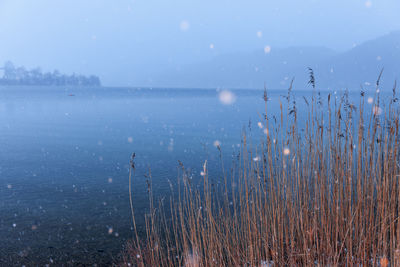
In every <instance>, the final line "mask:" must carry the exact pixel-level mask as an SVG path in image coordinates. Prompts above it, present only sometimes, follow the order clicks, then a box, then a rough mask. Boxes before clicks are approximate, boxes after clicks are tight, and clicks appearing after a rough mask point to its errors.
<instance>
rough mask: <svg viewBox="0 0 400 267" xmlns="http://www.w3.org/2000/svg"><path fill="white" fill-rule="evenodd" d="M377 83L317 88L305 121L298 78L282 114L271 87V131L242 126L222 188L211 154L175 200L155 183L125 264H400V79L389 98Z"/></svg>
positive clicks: (266, 122)
mask: <svg viewBox="0 0 400 267" xmlns="http://www.w3.org/2000/svg"><path fill="white" fill-rule="evenodd" d="M377 89H378V90H377V93H376V95H375V97H374V102H373V103H372V105H371V104H369V103H365V101H366V99H365V96H364V93H361V96H360V101H359V103H358V104H357V107H356V105H355V104H353V103H349V99H348V96H347V94H345V95H344V96H343V97H341V98H340V99H339V100H337V99H336V98H335V99H334V98H333V97H331V95H329V96H328V99H324V100H325V101H326V102H325V103H323V99H322V97H321V95H320V94H313V97H312V99H308V100H307V99H305V101H306V103H307V104H306V105H307V106H308V114H307V115H306V117H307V119H306V120H305V121H304V123H302V124H301V125H304V128H303V129H300V127H299V123H298V110H297V108H296V102H295V101H294V98H293V96H292V94H291V88H290V89H289V92H288V96H287V104H285V105H287V107H288V109H287V110H286V109H285V108H284V107H283V106H284V105H283V104H282V103H281V109H280V119H278V120H277V121H276V122H273V121H272V119H271V118H270V115H269V113H268V101H267V95H266V92H265V116H263V127H264V129H265V132H268V134H266V135H265V138H264V139H263V140H262V141H261V143H260V144H259V145H258V146H253V145H252V144H251V143H250V141H248V138H247V137H246V135H243V141H242V146H241V151H240V154H239V155H238V159H237V161H235V162H234V163H233V167H232V169H231V170H230V171H229V172H228V173H227V172H226V170H225V169H223V175H222V176H223V177H221V184H223V186H222V188H221V187H216V186H214V184H213V180H212V179H210V178H209V176H208V169H207V161H206V162H205V163H204V166H203V172H204V176H203V178H202V179H203V180H202V182H203V184H202V186H201V187H200V188H201V189H199V187H196V186H193V185H192V182H191V180H190V179H189V178H188V175H187V172H186V170H185V167H184V166H183V164H181V175H180V179H179V183H178V185H177V186H176V187H175V190H176V192H175V193H173V194H172V196H171V198H170V201H168V202H166V203H168V204H166V205H165V203H164V202H162V201H159V202H158V203H156V204H154V198H153V196H152V193H151V186H149V192H150V212H149V214H147V215H146V217H145V222H146V232H145V233H143V235H141V234H139V236H138V234H137V232H136V230H135V235H136V236H135V238H134V239H133V240H132V241H131V242H130V244H129V248H128V250H127V252H126V253H125V255H124V263H123V265H125V266H126V265H129V266H270V265H271V266H272V265H273V266H283V265H289V266H296V265H297V266H311V265H312V266H316V265H321V266H327V265H328V266H337V265H347V266H350V265H362V266H370V265H378V266H379V265H380V266H388V265H391V266H400V222H399V215H400V205H399V204H400V184H399V175H400V172H399V169H400V167H399V156H400V155H399V141H400V140H399V137H400V135H399V106H398V102H397V99H396V95H395V88H394V89H393V97H392V99H391V100H389V103H387V104H388V105H387V106H383V105H382V103H381V102H382V101H381V100H380V96H379V80H378V82H377ZM372 107H375V108H374V111H375V112H370V109H372ZM381 111H382V113H381ZM221 157H222V154H221ZM221 159H222V158H221ZM221 162H222V161H221ZM165 206H167V207H165ZM135 229H136V228H135Z"/></svg>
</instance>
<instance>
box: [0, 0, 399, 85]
mask: <svg viewBox="0 0 400 267" xmlns="http://www.w3.org/2000/svg"><path fill="white" fill-rule="evenodd" d="M399 10H400V1H398V0H303V1H302V0H168V1H166V0H164V1H162V0H118V1H109V0H108V1H106V0H84V1H82V0H35V1H32V0H0V64H2V62H5V61H6V60H11V61H13V62H14V64H15V65H18V66H19V65H24V66H26V67H28V68H33V67H36V66H40V67H41V68H42V69H43V70H44V71H50V70H54V69H58V70H59V71H61V72H62V73H66V74H70V73H73V72H76V73H80V74H86V75H88V74H96V75H99V76H100V78H101V80H102V82H103V84H104V85H106V86H146V81H151V79H152V77H153V76H155V75H158V74H159V73H163V72H164V71H167V70H170V69H179V68H184V67H185V66H186V65H188V64H193V63H196V62H201V61H204V60H209V59H211V58H212V57H214V56H216V55H220V54H227V53H235V52H240V51H253V50H257V49H264V48H265V47H266V46H267V47H271V49H273V48H274V47H280V48H282V47H291V46H325V47H329V48H332V49H335V50H337V51H345V50H347V49H350V48H352V47H353V46H354V45H356V44H360V43H362V42H364V41H366V40H369V39H373V38H376V37H379V36H381V35H384V34H387V33H389V32H391V31H395V30H400V19H398V11H399Z"/></svg>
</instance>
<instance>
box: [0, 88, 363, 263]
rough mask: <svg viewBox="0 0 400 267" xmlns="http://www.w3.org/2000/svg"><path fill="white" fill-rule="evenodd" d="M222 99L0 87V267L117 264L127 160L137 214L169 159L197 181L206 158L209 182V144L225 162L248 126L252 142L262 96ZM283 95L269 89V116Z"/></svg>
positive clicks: (191, 92)
mask: <svg viewBox="0 0 400 267" xmlns="http://www.w3.org/2000/svg"><path fill="white" fill-rule="evenodd" d="M231 92H232V95H230V96H229V97H231V98H232V99H228V100H229V101H228V102H229V103H223V102H224V99H222V101H221V97H220V96H221V94H220V91H218V90H206V89H204V90H200V89H140V88H103V87H102V88H63V87H58V88H57V87H56V88H51V87H50V88H49V87H43V88H39V87H37V88H36V87H35V88H29V87H21V88H19V87H3V88H0V240H2V241H1V242H0V265H2V266H3V265H11V264H13V265H24V264H26V265H30V264H31V263H32V262H33V263H37V264H40V265H44V264H55V265H60V264H61V263H64V264H76V265H78V264H94V263H97V264H98V265H107V264H110V263H112V262H115V261H118V256H119V253H120V252H121V251H122V250H123V246H124V244H125V243H126V241H127V240H128V239H129V238H131V237H132V234H133V233H132V229H131V227H132V226H131V217H130V208H129V194H128V170H129V160H130V156H131V154H132V152H135V153H136V176H135V181H134V206H135V209H136V210H137V211H138V214H139V216H140V214H143V212H144V211H145V210H146V208H147V203H148V202H147V194H146V183H145V179H146V178H145V177H144V175H145V174H146V173H148V171H149V169H151V173H152V177H153V189H154V191H155V194H156V196H163V195H167V194H168V193H169V190H170V189H169V186H168V184H169V183H168V180H170V181H175V180H176V179H177V169H178V166H179V165H178V160H180V161H182V162H183V163H184V165H185V166H186V167H187V168H190V169H191V173H193V175H194V176H195V177H197V176H200V171H201V168H202V164H203V162H204V160H206V159H207V160H208V161H209V162H210V164H209V168H210V169H209V172H210V176H218V174H219V173H220V164H219V156H218V155H219V153H218V151H217V149H216V147H215V146H214V145H215V142H216V141H218V142H219V143H220V144H221V147H222V152H223V154H224V157H225V158H226V160H227V162H229V157H230V156H231V155H232V153H233V152H235V151H237V150H238V149H239V148H238V146H239V144H240V141H241V132H242V131H243V129H244V128H245V129H246V128H247V129H248V128H249V122H250V124H251V127H250V128H252V131H253V132H254V138H255V139H257V138H259V137H262V131H260V129H258V127H257V122H258V121H260V120H261V118H262V116H263V115H262V114H263V112H264V100H263V90H234V91H231ZM286 94H287V92H286V91H269V97H270V99H271V100H270V102H269V110H270V112H272V113H276V114H279V100H281V101H285V100H284V98H283V97H282V95H286ZM295 94H296V95H299V97H297V102H298V103H299V106H305V105H304V101H303V100H302V97H300V96H302V95H310V93H309V92H305V91H304V92H303V91H295ZM358 95H359V93H358V92H356V93H354V94H352V95H351V98H352V99H357V101H355V103H358ZM323 96H324V97H325V96H326V93H324V94H323ZM230 100H232V101H230ZM233 100H235V101H234V103H231V102H233ZM300 110H301V109H300Z"/></svg>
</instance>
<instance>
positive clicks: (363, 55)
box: [153, 31, 400, 89]
mask: <svg viewBox="0 0 400 267" xmlns="http://www.w3.org/2000/svg"><path fill="white" fill-rule="evenodd" d="M267 52H268V51H267ZM308 67H311V68H313V69H314V71H315V75H316V82H317V86H319V87H320V88H322V89H325V88H337V89H339V88H345V87H348V88H357V89H358V88H359V86H360V85H361V84H363V85H364V86H367V87H368V84H373V83H374V82H375V80H376V78H377V76H378V74H379V72H380V70H381V69H382V68H383V67H384V68H385V71H384V75H383V84H384V85H385V84H386V85H388V84H390V85H392V84H393V82H394V80H395V79H396V78H400V31H398V32H392V33H390V34H388V35H385V36H383V37H380V38H377V39H375V40H371V41H368V42H365V43H363V44H360V45H358V46H355V47H354V48H352V49H351V50H349V51H346V52H343V53H337V52H335V51H333V50H331V49H328V48H325V47H291V48H285V49H277V48H272V49H271V51H270V52H269V53H265V52H264V51H254V52H249V53H246V52H242V53H233V54H226V55H220V56H216V57H215V58H213V59H212V60H210V61H207V62H202V63H197V64H192V65H188V66H184V67H183V68H181V69H180V70H170V71H168V72H165V73H163V74H161V75H159V76H158V77H156V78H155V79H154V80H153V82H154V83H155V84H154V85H155V86H165V87H206V88H207V87H213V88H215V87H224V88H261V87H263V85H264V82H265V83H266V84H267V86H268V87H269V88H276V89H280V88H287V86H288V85H289V83H290V80H291V79H292V78H293V77H295V86H296V88H299V89H304V88H306V86H307V81H308V71H307V68H308Z"/></svg>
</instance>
